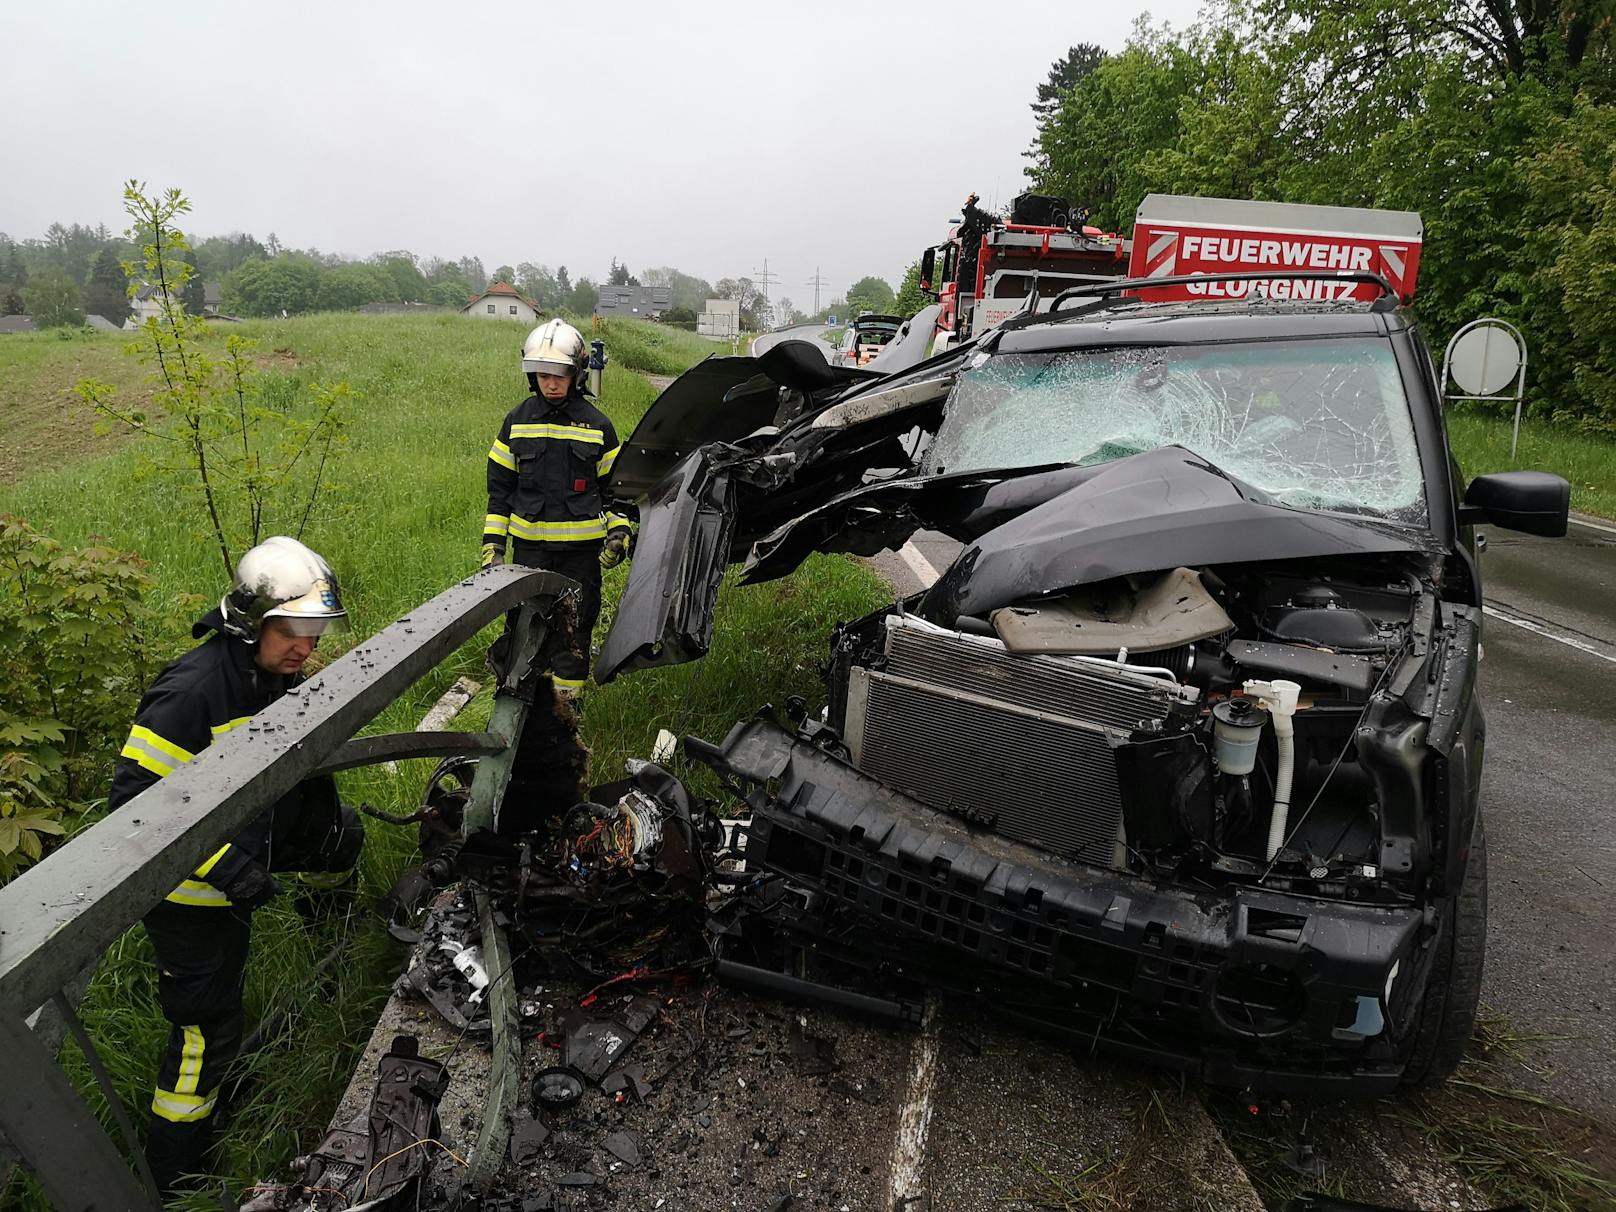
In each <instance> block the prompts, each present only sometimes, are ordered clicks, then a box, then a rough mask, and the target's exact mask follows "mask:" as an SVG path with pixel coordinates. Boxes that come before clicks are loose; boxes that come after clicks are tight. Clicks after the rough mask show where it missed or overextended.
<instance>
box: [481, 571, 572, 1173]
mask: <svg viewBox="0 0 1616 1212" xmlns="http://www.w3.org/2000/svg"><path fill="white" fill-rule="evenodd" d="M569 584H570V582H569ZM546 636H547V628H545V627H544V626H543V625H542V623H541V620H540V618H539V616H538V612H537V611H535V610H534V609H533V608H532V607H531V606H524V607H523V608H522V609H521V611H520V612H518V614H517V617H516V622H515V625H514V626H513V627H512V628H511V631H510V643H509V647H508V648H507V649H506V654H505V660H504V662H503V666H502V668H500V669H498V670H497V671H496V672H497V674H498V681H497V685H496V689H495V691H494V710H493V714H492V716H491V717H490V719H489V722H488V727H489V731H491V732H493V733H495V734H496V735H499V736H508V737H512V738H518V737H520V736H521V735H522V728H523V725H525V724H526V722H527V717H528V713H529V712H530V711H531V710H532V709H533V706H534V702H533V700H534V698H535V696H536V695H537V694H540V693H550V692H551V685H550V682H549V679H548V678H546V677H545V676H544V675H543V674H542V673H541V671H540V669H539V656H540V651H541V649H542V648H543V646H544V641H545V639H546ZM552 704H553V700H552V701H551V703H547V704H546V706H545V709H546V710H553V709H554V708H553V705H552ZM515 762H516V746H515V745H512V746H510V747H508V748H506V749H505V750H504V751H503V752H501V753H496V754H493V755H491V756H489V757H487V758H485V759H484V760H482V761H480V762H478V763H477V777H476V778H475V779H474V780H473V781H472V784H471V799H470V802H468V803H467V805H466V811H465V814H464V816H463V818H462V823H461V834H462V836H465V835H468V834H470V833H471V832H472V831H474V830H476V829H492V828H493V827H494V825H495V823H496V816H497V813H498V810H499V806H500V805H501V803H503V801H504V799H505V791H506V789H507V788H508V787H509V786H510V781H511V769H512V767H513V766H514V765H515ZM476 903H477V917H478V922H479V924H480V926H481V928H482V946H483V964H484V966H485V967H486V969H487V971H488V1013H489V1023H490V1031H489V1047H490V1049H491V1051H492V1056H491V1058H490V1061H489V1066H488V1088H487V1089H486V1090H485V1091H484V1092H483V1118H482V1124H481V1127H480V1128H479V1130H478V1133H477V1144H476V1146H475V1147H474V1148H473V1149H472V1153H471V1174H470V1181H471V1184H472V1186H473V1187H475V1188H477V1189H484V1188H486V1187H487V1186H488V1185H489V1184H490V1183H492V1182H493V1180H494V1177H495V1175H496V1174H497V1173H498V1172H499V1167H500V1165H501V1164H502V1163H503V1162H504V1160H505V1152H506V1149H507V1148H508V1147H509V1143H510V1129H511V1111H512V1110H513V1109H514V1108H515V1106H516V1105H517V1103H518V1101H519V1100H520V1097H521V1096H520V1092H519V1090H518V1078H519V1077H520V1076H521V1071H522V1040H521V1035H520V1033H519V1032H518V1030H517V1014H516V990H515V988H513V987H512V984H511V982H510V981H509V980H507V979H506V977H507V976H509V975H510V966H511V950H510V943H509V941H508V940H507V939H506V937H505V931H504V930H502V929H501V928H500V926H499V923H498V922H497V921H496V920H495V916H494V910H493V903H492V901H491V900H490V899H489V897H488V894H487V893H486V892H485V891H483V890H482V889H480V888H479V889H477V890H476Z"/></svg>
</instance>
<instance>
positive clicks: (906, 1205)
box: [887, 994, 937, 1212]
mask: <svg viewBox="0 0 1616 1212" xmlns="http://www.w3.org/2000/svg"><path fill="white" fill-rule="evenodd" d="M936 1019H937V995H936V994H928V995H927V997H926V1010H925V1013H924V1014H923V1015H922V1016H921V1020H920V1034H919V1035H918V1036H916V1037H915V1043H914V1047H913V1049H912V1050H911V1051H910V1054H909V1085H908V1089H907V1090H906V1091H905V1092H904V1098H903V1103H902V1105H901V1106H900V1107H899V1108H898V1138H897V1141H896V1143H895V1144H894V1145H893V1149H892V1170H891V1175H892V1177H891V1181H890V1182H888V1184H887V1209H888V1212H909V1209H911V1208H912V1207H913V1206H914V1205H917V1204H918V1205H919V1206H920V1207H926V1206H928V1201H927V1200H926V1198H925V1190H924V1189H923V1187H922V1186H921V1183H922V1182H923V1175H924V1171H925V1168H926V1137H927V1135H928V1134H929V1133H930V1131H931V1115H932V1111H933V1109H934V1107H935V1104H934V1103H933V1101H932V1098H933V1094H934V1093H935V1091H936V1089H937V1024H936Z"/></svg>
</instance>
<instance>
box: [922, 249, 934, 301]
mask: <svg viewBox="0 0 1616 1212" xmlns="http://www.w3.org/2000/svg"><path fill="white" fill-rule="evenodd" d="M936 272H937V250H936V249H935V248H928V249H927V250H926V251H925V252H923V253H921V254H920V289H921V290H924V291H930V290H931V276H932V274H934V273H936Z"/></svg>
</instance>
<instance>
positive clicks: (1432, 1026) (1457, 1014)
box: [1403, 817, 1487, 1086]
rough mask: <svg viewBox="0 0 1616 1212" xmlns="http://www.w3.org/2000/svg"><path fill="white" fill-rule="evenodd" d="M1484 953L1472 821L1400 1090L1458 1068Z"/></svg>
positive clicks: (1478, 853)
mask: <svg viewBox="0 0 1616 1212" xmlns="http://www.w3.org/2000/svg"><path fill="white" fill-rule="evenodd" d="M1486 951H1487V837H1486V833H1485V832H1484V831H1483V829H1482V824H1481V819H1480V818H1479V817H1478V818H1477V820H1476V840H1475V843H1474V844H1473V845H1472V846H1471V848H1470V862H1469V864H1468V865H1467V866H1466V868H1465V876H1464V883H1463V884H1462V885H1460V887H1459V893H1458V895H1457V896H1456V897H1454V900H1453V904H1452V906H1451V907H1450V912H1449V913H1448V915H1447V924H1446V925H1445V926H1444V927H1443V930H1442V936H1441V938H1439V939H1438V940H1437V953H1436V956H1435V958H1434V959H1433V960H1432V963H1431V975H1430V978H1429V979H1428V980H1427V981H1426V985H1425V1001H1424V1004H1423V1005H1421V1007H1420V1017H1419V1022H1418V1026H1417V1027H1416V1028H1415V1031H1414V1038H1413V1041H1412V1043H1411V1045H1410V1048H1409V1054H1408V1065H1407V1067H1406V1068H1405V1069H1404V1070H1403V1084H1404V1085H1407V1086H1419V1085H1424V1084H1426V1083H1429V1082H1436V1081H1441V1080H1442V1079H1444V1078H1446V1077H1447V1076H1448V1075H1449V1074H1451V1073H1452V1072H1453V1071H1454V1070H1455V1069H1456V1068H1458V1067H1459V1061H1460V1060H1461V1059H1462V1058H1463V1056H1464V1051H1465V1048H1466V1047H1467V1046H1468V1045H1469V1043H1470V1035H1471V1032H1472V1031H1474V1030H1475V1026H1476V1006H1477V1004H1478V1003H1479V1002H1480V1000H1481V971H1482V963H1483V960H1484V959H1485V957H1486Z"/></svg>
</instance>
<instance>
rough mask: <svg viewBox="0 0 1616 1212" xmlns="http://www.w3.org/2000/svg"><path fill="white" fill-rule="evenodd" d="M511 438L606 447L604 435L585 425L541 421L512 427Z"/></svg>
mask: <svg viewBox="0 0 1616 1212" xmlns="http://www.w3.org/2000/svg"><path fill="white" fill-rule="evenodd" d="M511 437H512V438H558V439H560V440H561V441H563V442H593V443H594V444H595V445H596V446H604V445H606V435H605V434H603V433H601V431H600V430H598V429H590V428H589V427H588V426H586V425H551V424H548V423H546V422H542V421H540V422H535V423H533V424H530V425H512V426H511ZM495 445H498V443H495ZM507 449H509V448H508V447H507Z"/></svg>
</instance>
